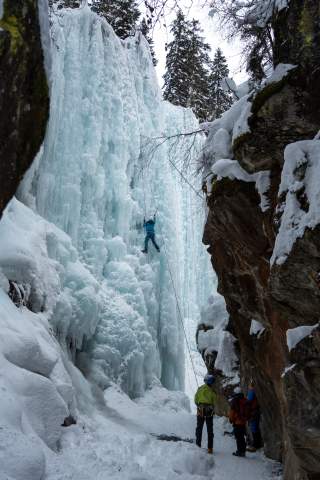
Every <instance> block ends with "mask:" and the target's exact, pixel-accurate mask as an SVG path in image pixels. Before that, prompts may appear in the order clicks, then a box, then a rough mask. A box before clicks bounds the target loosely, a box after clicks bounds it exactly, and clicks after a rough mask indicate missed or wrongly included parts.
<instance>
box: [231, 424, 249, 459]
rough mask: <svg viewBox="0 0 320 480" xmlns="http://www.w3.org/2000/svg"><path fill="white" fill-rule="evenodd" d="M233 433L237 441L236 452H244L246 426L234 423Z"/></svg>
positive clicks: (245, 446)
mask: <svg viewBox="0 0 320 480" xmlns="http://www.w3.org/2000/svg"><path fill="white" fill-rule="evenodd" d="M233 433H234V436H235V437H236V442H237V452H238V453H246V448H247V444H246V437H245V435H246V427H245V426H244V425H234V426H233Z"/></svg>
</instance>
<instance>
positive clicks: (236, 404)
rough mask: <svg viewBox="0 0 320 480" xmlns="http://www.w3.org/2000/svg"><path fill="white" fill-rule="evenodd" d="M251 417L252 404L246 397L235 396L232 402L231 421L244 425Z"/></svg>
mask: <svg viewBox="0 0 320 480" xmlns="http://www.w3.org/2000/svg"><path fill="white" fill-rule="evenodd" d="M249 418H250V405H249V403H248V400H247V399H246V397H244V396H243V397H235V398H234V399H233V400H232V402H231V410H230V413H229V420H230V423H232V424H233V425H241V426H244V425H245V424H246V423H247V421H248V420H249Z"/></svg>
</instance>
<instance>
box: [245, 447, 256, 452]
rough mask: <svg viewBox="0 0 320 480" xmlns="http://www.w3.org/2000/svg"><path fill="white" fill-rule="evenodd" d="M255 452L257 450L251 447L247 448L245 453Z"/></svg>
mask: <svg viewBox="0 0 320 480" xmlns="http://www.w3.org/2000/svg"><path fill="white" fill-rule="evenodd" d="M256 451H257V449H256V448H255V447H251V446H249V447H247V452H256Z"/></svg>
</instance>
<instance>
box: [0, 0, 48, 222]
mask: <svg viewBox="0 0 320 480" xmlns="http://www.w3.org/2000/svg"><path fill="white" fill-rule="evenodd" d="M0 28H1V31H0V132H1V133H0V179H1V193H0V216H1V214H2V212H3V209H4V208H5V206H6V205H7V203H8V202H9V200H10V199H11V198H12V197H13V195H14V194H15V191H16V189H17V187H18V184H19V182H20V180H21V179H22V177H23V175H24V173H25V171H26V170H27V168H28V167H29V166H30V164H31V162H32V160H33V159H34V157H35V155H36V154H37V152H38V150H39V148H40V145H41V143H42V140H43V137H44V133H45V127H46V123H47V119H48V112H49V99H48V86H47V80H46V74H45V70H44V61H43V52H42V47H41V40H40V25H39V18H38V3H37V0H27V1H26V0H15V1H14V2H12V1H10V0H5V1H4V12H3V17H2V19H1V20H0Z"/></svg>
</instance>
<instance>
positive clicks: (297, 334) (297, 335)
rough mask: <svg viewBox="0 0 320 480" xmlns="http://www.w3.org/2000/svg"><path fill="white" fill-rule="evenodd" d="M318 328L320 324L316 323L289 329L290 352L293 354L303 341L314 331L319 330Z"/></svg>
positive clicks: (288, 342)
mask: <svg viewBox="0 0 320 480" xmlns="http://www.w3.org/2000/svg"><path fill="white" fill-rule="evenodd" d="M318 326H319V323H316V324H315V325H303V326H301V327H296V328H289V330H287V345H288V349H289V352H291V350H292V349H293V348H295V347H296V346H297V345H298V343H299V342H301V340H303V339H304V338H306V337H309V336H310V335H311V334H312V332H313V330H315V329H316V328H318Z"/></svg>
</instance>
